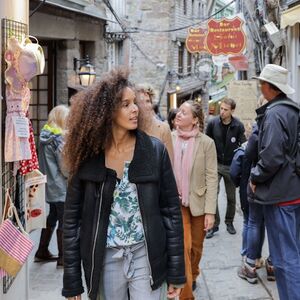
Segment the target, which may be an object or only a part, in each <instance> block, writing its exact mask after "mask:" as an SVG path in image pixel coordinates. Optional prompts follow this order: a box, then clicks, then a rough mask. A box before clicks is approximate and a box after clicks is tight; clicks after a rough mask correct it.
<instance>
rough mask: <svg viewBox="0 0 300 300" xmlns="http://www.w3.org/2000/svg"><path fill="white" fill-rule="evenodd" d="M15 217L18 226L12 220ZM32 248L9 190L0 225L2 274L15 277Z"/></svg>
mask: <svg viewBox="0 0 300 300" xmlns="http://www.w3.org/2000/svg"><path fill="white" fill-rule="evenodd" d="M6 212H7V213H6ZM6 217H7V218H6ZM13 217H14V218H15V220H16V223H17V225H18V227H17V226H16V225H15V224H14V223H13V222H12V221H11V219H13ZM32 248H33V242H32V241H31V239H30V238H29V236H28V234H27V232H26V231H25V230H24V228H23V226H22V224H21V221H20V219H19V216H18V212H17V209H16V207H15V206H14V204H13V202H12V201H11V198H10V195H9V191H8V190H7V192H6V197H5V206H4V214H3V219H2V223H1V225H0V268H1V271H0V275H1V276H2V277H3V276H5V275H6V274H8V275H10V276H13V277H15V276H16V275H17V274H18V272H19V271H20V270H21V268H22V266H23V264H24V263H25V262H26V260H27V258H28V256H29V254H30V252H31V251H32Z"/></svg>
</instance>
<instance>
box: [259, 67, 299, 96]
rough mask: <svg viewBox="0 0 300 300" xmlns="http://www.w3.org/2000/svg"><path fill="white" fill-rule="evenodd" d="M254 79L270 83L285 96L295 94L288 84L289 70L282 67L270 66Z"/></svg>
mask: <svg viewBox="0 0 300 300" xmlns="http://www.w3.org/2000/svg"><path fill="white" fill-rule="evenodd" d="M253 78H255V79H258V80H262V81H266V82H269V83H271V84H273V85H275V86H276V87H278V88H279V89H280V90H281V91H282V92H283V93H285V94H293V93H294V92H295V90H294V89H293V88H292V87H291V86H290V85H289V84H288V70H287V69H285V68H283V67H281V66H278V65H273V64H268V65H266V66H265V67H264V68H263V70H262V71H261V73H260V75H259V77H253Z"/></svg>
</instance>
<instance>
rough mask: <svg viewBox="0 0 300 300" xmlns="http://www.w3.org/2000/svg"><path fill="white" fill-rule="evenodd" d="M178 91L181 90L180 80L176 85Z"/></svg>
mask: <svg viewBox="0 0 300 300" xmlns="http://www.w3.org/2000/svg"><path fill="white" fill-rule="evenodd" d="M175 89H176V92H179V91H180V90H181V87H180V84H179V80H177V81H176V86H175Z"/></svg>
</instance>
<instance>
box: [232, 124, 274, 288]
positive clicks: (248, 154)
mask: <svg viewBox="0 0 300 300" xmlns="http://www.w3.org/2000/svg"><path fill="white" fill-rule="evenodd" d="M257 142H258V127H257V124H256V123H255V124H254V126H253V131H252V134H251V135H250V137H249V140H248V141H247V142H245V143H244V144H243V145H242V147H240V148H238V149H237V150H236V151H235V154H234V157H233V160H232V163H231V166H230V175H231V178H232V180H233V182H234V183H235V185H236V186H239V191H240V200H241V209H242V211H243V234H242V250H241V255H242V257H243V259H242V265H241V267H240V268H239V269H238V276H239V277H241V278H242V279H245V280H247V281H248V282H249V283H253V284H254V283H257V282H258V277H257V273H256V269H257V268H260V267H262V265H263V262H264V261H263V259H262V247H263V243H264V239H265V222H264V216H263V208H262V206H261V205H260V204H258V203H255V202H254V195H253V193H252V192H251V191H250V190H249V189H248V183H249V177H250V172H251V168H252V167H255V165H256V163H257V161H258V144H257ZM265 266H266V271H267V280H269V281H274V280H275V276H274V270H273V266H272V262H271V259H270V257H268V258H267V259H266V261H265Z"/></svg>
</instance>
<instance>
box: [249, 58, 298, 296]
mask: <svg viewBox="0 0 300 300" xmlns="http://www.w3.org/2000/svg"><path fill="white" fill-rule="evenodd" d="M254 78H256V79H258V80H259V82H260V89H261V92H262V94H263V96H264V97H265V99H266V100H267V101H268V102H267V103H266V104H265V105H263V106H262V107H260V108H259V109H257V110H256V112H257V123H258V126H259V136H258V152H259V161H258V163H257V165H256V167H255V168H253V169H252V171H251V175H250V187H251V188H252V190H253V192H254V193H255V198H256V200H255V201H256V202H258V203H261V204H263V205H264V206H263V209H264V216H265V223H266V228H267V232H268V239H269V248H270V254H271V258H272V262H273V264H274V269H275V277H276V283H277V287H278V292H279V296H280V299H282V300H299V299H300V176H299V175H297V174H296V171H295V170H296V167H295V160H294V157H295V154H296V153H297V149H298V148H297V147H298V145H297V141H298V139H297V134H298V122H299V106H298V105H297V104H296V103H295V102H293V101H292V100H291V99H289V98H288V97H287V96H286V95H287V94H292V93H294V89H293V88H292V87H290V86H289V85H288V83H287V82H288V70H286V69H285V68H282V67H280V66H277V65H273V64H268V65H266V66H265V67H264V69H263V70H262V72H261V74H260V76H259V77H254ZM282 101H285V102H286V103H282Z"/></svg>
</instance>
